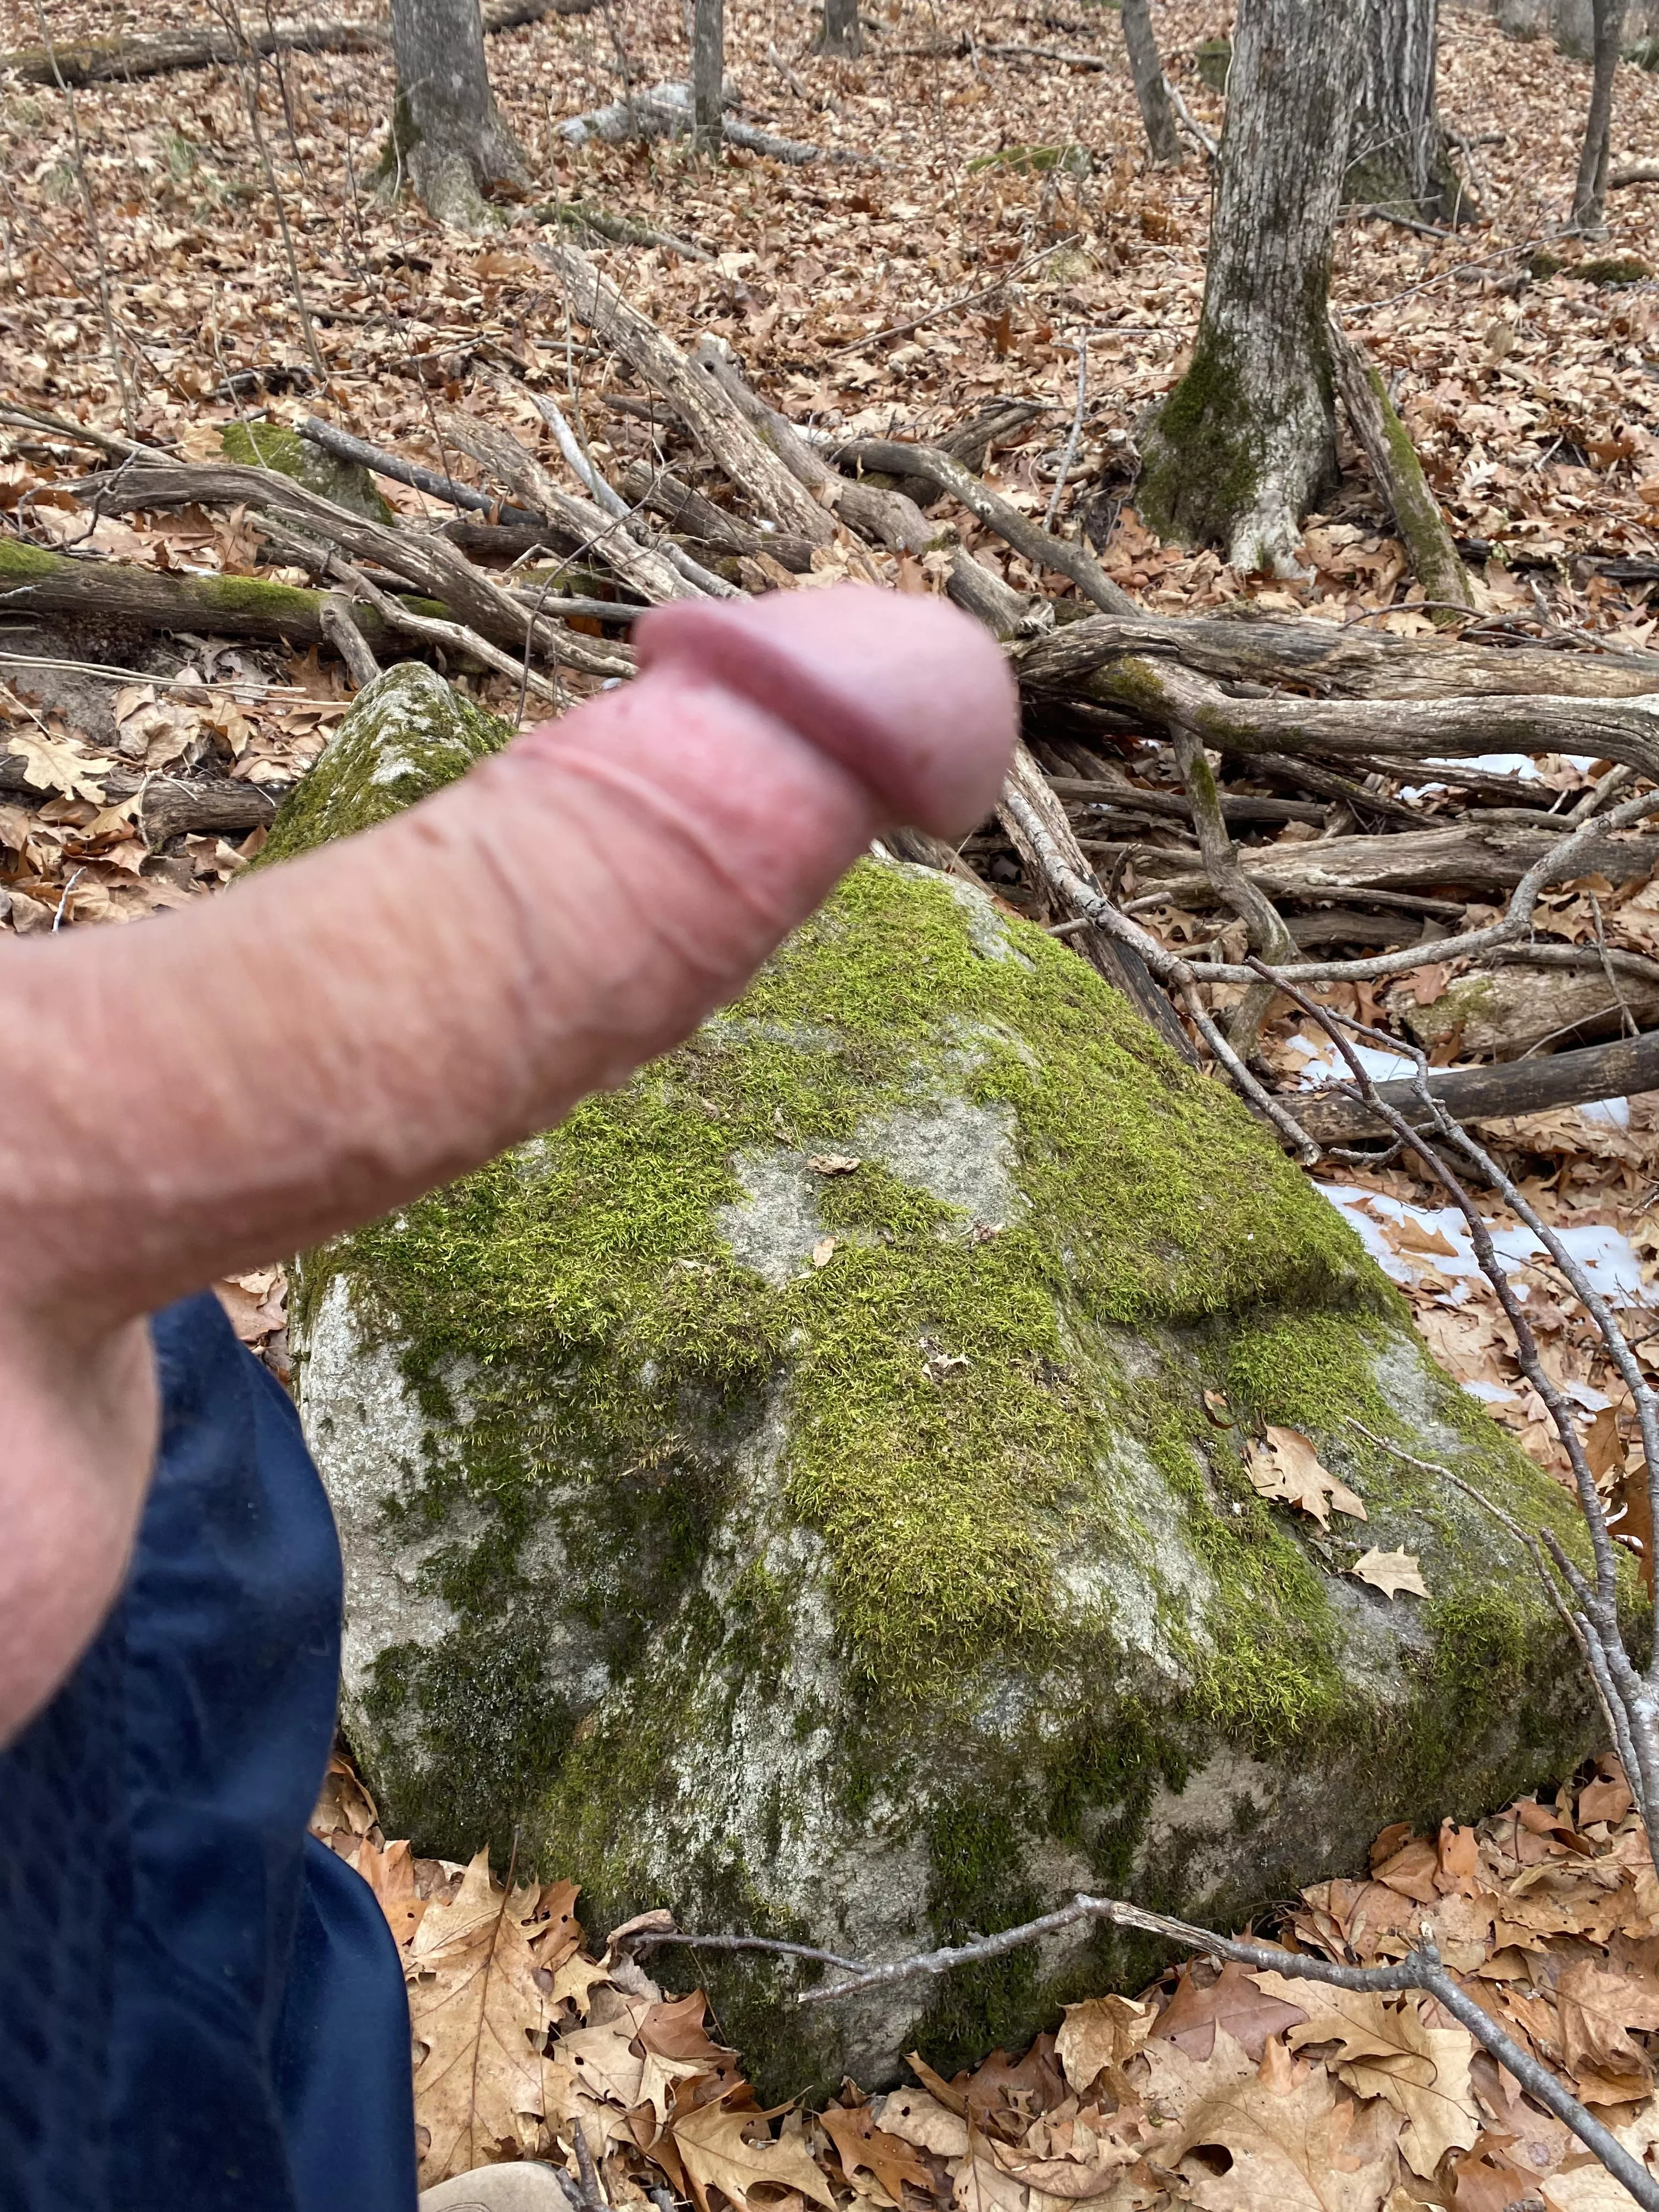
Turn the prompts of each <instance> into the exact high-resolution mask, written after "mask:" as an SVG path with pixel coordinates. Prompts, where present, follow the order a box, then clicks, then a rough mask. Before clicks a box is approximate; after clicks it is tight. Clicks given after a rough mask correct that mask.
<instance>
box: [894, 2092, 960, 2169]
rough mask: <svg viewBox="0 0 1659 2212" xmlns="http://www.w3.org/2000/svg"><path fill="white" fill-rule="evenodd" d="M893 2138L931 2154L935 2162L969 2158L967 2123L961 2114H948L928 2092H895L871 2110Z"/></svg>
mask: <svg viewBox="0 0 1659 2212" xmlns="http://www.w3.org/2000/svg"><path fill="white" fill-rule="evenodd" d="M871 2109H872V2111H873V2112H874V2113H875V2115H876V2118H877V2119H878V2122H879V2123H880V2124H881V2126H882V2127H883V2128H884V2130H886V2132H887V2133H888V2134H889V2135H890V2136H897V2137H898V2139H899V2141H900V2142H908V2143H914V2144H915V2147H916V2148H917V2149H918V2150H927V2151H932V2152H933V2154H934V2156H935V2157H936V2158H966V2156H967V2155H968V2123H967V2121H966V2120H965V2119H963V2117H962V2116H961V2114H960V2113H958V2112H948V2111H947V2110H946V2109H945V2106H943V2105H941V2104H940V2102H939V2099H938V2098H937V2097H934V2096H930V2095H929V2093H927V2090H926V2089H895V2090H894V2091H893V2092H892V2093H891V2094H890V2095H889V2096H886V2097H881V2098H878V2100H876V2103H875V2104H874V2105H873V2106H872V2107H871Z"/></svg>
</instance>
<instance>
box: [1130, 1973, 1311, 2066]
mask: <svg viewBox="0 0 1659 2212" xmlns="http://www.w3.org/2000/svg"><path fill="white" fill-rule="evenodd" d="M1307 2017H1308V2014H1307V2008H1306V2007H1305V2006H1303V2005H1300V2004H1294V2003H1286V2002H1285V2000H1284V1999H1283V1998H1282V1997H1278V1996H1269V1995H1268V1994H1267V1992H1266V1991H1265V1990H1263V1989H1262V1988H1261V1984H1260V1982H1259V1981H1258V1980H1256V1979H1255V1978H1254V1977H1253V1976H1251V1975H1249V1974H1247V1973H1246V1972H1245V1971H1244V1969H1243V1966H1238V1965H1237V1964H1236V1963H1235V1962H1234V1961H1233V1960H1231V1959H1230V1960H1228V1961H1227V1963H1226V1965H1225V1966H1223V1968H1222V1969H1221V1972H1220V1974H1219V1976H1218V1978H1217V1979H1216V1980H1215V1981H1213V1982H1212V1983H1210V1984H1208V1986H1207V1987H1206V1986H1201V1985H1200V1983H1199V1982H1198V1981H1197V1979H1196V1978H1195V1977H1194V1972H1193V1969H1192V1968H1191V1967H1190V1966H1183V1967H1182V1971H1181V1978H1180V1979H1179V1980H1178V1981H1177V1982H1176V1991H1175V1995H1174V1996H1173V1997H1172V1998H1171V1999H1170V2002H1169V2004H1168V2005H1167V2007H1166V2008H1164V2011H1163V2012H1162V2013H1160V2014H1159V2015H1158V2025H1157V2027H1154V2028H1153V2030H1152V2033H1153V2034H1154V2035H1155V2036H1160V2037H1163V2038H1165V2039H1168V2041H1170V2043H1178V2044H1179V2045H1181V2048H1182V2050H1183V2051H1185V2052H1186V2053H1187V2055H1188V2057H1189V2058H1196V2059H1200V2060H1203V2059H1206V2058H1207V2057H1209V2056H1210V2053H1211V2052H1212V2051H1213V2050H1214V2048H1215V2039H1216V2032H1217V2030H1218V2028H1225V2030H1226V2032H1227V2033H1228V2034H1229V2035H1231V2037H1232V2039H1233V2040H1234V2042H1235V2043H1237V2045H1238V2046H1239V2048H1240V2049H1241V2050H1242V2051H1244V2053H1245V2054H1246V2056H1247V2057H1249V2058H1251V2059H1253V2060H1255V2061H1256V2062H1257V2063H1260V2060H1261V2053H1262V2051H1263V2049H1264V2048H1265V2047H1266V2045H1267V2038H1268V2037H1269V2036H1270V2035H1278V2034H1279V2033H1280V2032H1281V2031H1282V2030H1283V2029H1285V2028H1287V2027H1297V2026H1298V2025H1299V2024H1300V2023H1301V2022H1302V2021H1304V2020H1306V2018H1307Z"/></svg>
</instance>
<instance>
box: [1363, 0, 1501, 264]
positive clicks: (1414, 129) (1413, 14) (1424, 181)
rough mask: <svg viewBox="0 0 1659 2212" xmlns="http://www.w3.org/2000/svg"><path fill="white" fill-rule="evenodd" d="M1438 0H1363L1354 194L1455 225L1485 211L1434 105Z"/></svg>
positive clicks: (1377, 203)
mask: <svg viewBox="0 0 1659 2212" xmlns="http://www.w3.org/2000/svg"><path fill="white" fill-rule="evenodd" d="M1438 16H1439V0H1364V17H1363V20H1362V22H1361V25H1360V33H1359V94H1358V103H1357V106H1356V108H1355V112H1354V124H1353V137H1352V143H1351V144H1350V146H1349V149H1348V174H1347V180H1346V185H1345V190H1346V194H1347V197H1348V198H1349V199H1351V200H1358V201H1361V202H1364V203H1365V204H1369V205H1374V206H1380V207H1386V208H1391V209H1395V210H1403V211H1405V212H1407V213H1410V214H1413V215H1418V216H1423V217H1424V218H1425V220H1426V221H1428V222H1444V223H1450V224H1452V225H1453V226H1455V225H1456V224H1457V223H1459V222H1470V221H1472V220H1473V219H1474V217H1475V216H1478V215H1479V213H1480V209H1479V207H1478V205H1477V204H1476V203H1475V200H1474V195H1473V194H1472V193H1471V192H1470V191H1469V189H1468V185H1466V184H1465V183H1464V182H1463V179H1462V178H1461V177H1460V176H1459V174H1458V173H1457V169H1456V167H1455V163H1454V162H1453V161H1452V158H1451V153H1450V149H1449V145H1448V143H1447V139H1446V133H1445V131H1444V129H1443V126H1442V125H1441V121H1440V118H1439V116H1438V114H1437V112H1436V109H1435V104H1434V76H1435V58H1436V54H1437V47H1438V33H1439V22H1438Z"/></svg>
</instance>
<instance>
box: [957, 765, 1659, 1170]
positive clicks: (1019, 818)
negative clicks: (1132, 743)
mask: <svg viewBox="0 0 1659 2212" xmlns="http://www.w3.org/2000/svg"><path fill="white" fill-rule="evenodd" d="M999 804H1000V806H1001V808H1002V809H1003V810H1004V811H1006V813H1007V814H1008V815H1009V816H1011V817H1012V819H1013V820H1014V821H1016V822H1017V823H1018V824H1019V826H1020V829H1022V831H1023V832H1024V835H1025V836H1026V838H1027V840H1028V841H1029V842H1030V847H1031V849H1032V851H1033V852H1034V853H1035V854H1036V856H1037V859H1038V861H1039V863H1040V864H1041V866H1042V869H1043V872H1044V873H1045V874H1046V875H1047V876H1048V879H1049V881H1050V882H1051V883H1052V884H1054V885H1055V887H1056V888H1057V889H1058V890H1060V891H1061V892H1062V894H1063V895H1064V896H1065V898H1066V901H1067V902H1068V903H1069V904H1070V905H1071V906H1072V907H1073V908H1074V909H1075V910H1076V912H1077V913H1078V914H1079V915H1083V916H1085V917H1086V918H1087V920H1089V921H1091V922H1093V923H1094V925H1095V927H1097V928H1098V929H1102V930H1104V931H1105V933H1106V934H1107V935H1108V936H1109V937H1113V938H1115V939H1116V940H1117V942H1118V943H1119V944H1120V945H1129V946H1131V947H1133V950H1134V951H1136V952H1138V953H1139V955H1140V957H1141V958H1142V960H1144V961H1145V963H1146V965H1147V967H1148V968H1150V969H1151V970H1152V974H1153V975H1156V976H1157V977H1158V981H1159V982H1160V983H1163V984H1164V986H1165V987H1167V988H1169V989H1171V990H1174V991H1176V992H1178V993H1179V994H1180V996H1181V1001H1182V1005H1183V1006H1185V1008H1186V1010H1187V1012H1188V1015H1189V1016H1190V1017H1191V1019H1192V1022H1193V1025H1194V1028H1195V1029H1196V1030H1198V1033H1199V1035H1200V1036H1201V1037H1202V1038H1203V1040H1204V1044H1205V1048H1206V1050H1207V1051H1208V1052H1209V1054H1210V1055H1211V1057H1212V1059H1213V1060H1215V1062H1216V1064H1217V1066H1219V1067H1222V1068H1225V1071H1226V1073H1227V1074H1228V1076H1229V1078H1230V1079H1231V1081H1232V1083H1233V1085H1235V1087H1236V1088H1237V1091H1239V1092H1240V1094H1241V1095H1242V1096H1243V1098H1244V1100H1245V1103H1247V1104H1248V1105H1249V1107H1250V1108H1251V1109H1253V1111H1255V1113H1257V1114H1259V1115H1261V1117H1262V1118H1263V1119H1264V1120H1265V1121H1269V1122H1271V1123H1272V1125H1273V1127H1274V1128H1275V1129H1276V1130H1277V1131H1278V1132H1279V1135H1280V1136H1281V1137H1282V1138H1283V1139H1284V1140H1285V1143H1286V1144H1287V1145H1288V1146H1290V1148H1291V1151H1292V1152H1294V1153H1295V1154H1296V1155H1297V1158H1298V1159H1300V1160H1301V1161H1303V1162H1304V1164H1305V1165H1308V1166H1311V1165H1312V1164H1313V1163H1314V1162H1315V1161H1316V1159H1317V1158H1319V1147H1318V1146H1316V1144H1315V1143H1314V1142H1313V1140H1312V1139H1311V1138H1310V1136H1309V1135H1308V1133H1307V1131H1306V1130H1305V1129H1304V1128H1303V1127H1301V1125H1300V1123H1299V1122H1297V1121H1296V1120H1295V1118H1294V1117H1293V1116H1292V1115H1290V1114H1288V1113H1286V1111H1285V1109H1284V1107H1283V1106H1281V1105H1280V1104H1279V1101H1278V1100H1277V1099H1276V1098H1274V1097H1273V1096H1272V1095H1271V1093H1270V1092H1268V1091H1267V1090H1266V1089H1264V1088H1263V1086H1262V1085H1261V1084H1260V1083H1258V1082H1257V1081H1256V1079H1255V1076H1253V1075H1252V1074H1251V1073H1250V1071H1249V1068H1248V1067H1246V1066H1245V1065H1244V1063H1243V1060H1241V1059H1240V1058H1239V1056H1238V1054H1237V1053H1236V1052H1235V1051H1234V1050H1233V1048H1232V1047H1231V1045H1230V1044H1229V1043H1228V1042H1227V1040H1226V1038H1225V1036H1223V1035H1222V1033H1221V1031H1220V1030H1219V1029H1218V1027H1217V1026H1216V1024H1215V1023H1214V1021H1213V1020H1212V1018H1211V1017H1210V1014H1209V1011H1208V1009H1207V1008H1206V1006H1205V1004H1204V1001H1203V1000H1202V999H1201V998H1200V996H1199V992H1198V985H1199V982H1200V980H1203V981H1209V980H1210V979H1211V978H1212V977H1213V976H1214V975H1215V974H1216V973H1217V971H1216V970H1215V969H1210V970H1209V971H1208V974H1207V975H1206V976H1205V977H1204V978H1202V979H1200V975H1199V973H1198V970H1197V969H1195V968H1194V967H1193V966H1192V964H1191V963H1190V962H1188V961H1185V960H1182V959H1179V958H1177V957H1176V955H1175V954H1174V953H1172V952H1170V951H1168V950H1166V948H1165V947H1164V945H1160V944H1159V943H1158V939H1157V938H1155V937H1154V936H1153V935H1152V933H1151V932H1150V931H1149V930H1145V929H1142V928H1141V927H1139V924H1138V923H1136V922H1133V921H1130V920H1129V919H1128V917H1127V915H1124V914H1122V913H1121V912H1120V911H1119V909H1118V908H1116V907H1115V906H1114V904H1113V903H1112V902H1111V900H1110V899H1109V898H1108V897H1107V896H1105V894H1104V893H1103V892H1102V891H1098V890H1095V889H1094V888H1093V886H1092V885H1091V884H1086V883H1085V881H1084V880H1083V878H1082V877H1081V876H1080V875H1079V874H1078V872H1077V871H1076V869H1075V868H1073V867H1072V866H1069V865H1068V864H1067V862H1066V860H1065V859H1064V857H1063V856H1062V855H1061V854H1060V852H1059V851H1058V850H1057V849H1056V848H1055V845H1054V840H1053V838H1052V837H1050V836H1049V835H1048V828H1047V826H1046V824H1045V823H1043V822H1042V818H1041V817H1040V816H1039V815H1038V813H1037V811H1036V808H1035V807H1034V806H1033V805H1031V803H1030V800H1029V799H1027V798H1026V797H1025V795H1024V793H1023V792H1020V791H1018V790H1016V789H1015V787H1014V786H1013V784H1012V782H1010V783H1009V784H1006V785H1005V787H1004V788H1003V793H1002V798H1001V799H1000V802H999ZM1656 804H1659V800H1656ZM1236 972H1237V975H1238V976H1239V979H1240V980H1241V981H1244V982H1247V983H1249V982H1255V981H1260V980H1261V979H1260V975H1259V974H1258V972H1257V971H1256V970H1255V969H1249V968H1246V969H1240V970H1237V971H1236Z"/></svg>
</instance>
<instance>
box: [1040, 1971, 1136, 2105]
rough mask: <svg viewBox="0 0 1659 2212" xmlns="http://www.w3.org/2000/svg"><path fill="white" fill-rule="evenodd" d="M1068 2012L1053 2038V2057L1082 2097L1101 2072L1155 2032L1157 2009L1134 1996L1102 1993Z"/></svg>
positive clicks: (1119, 2063) (1124, 2060) (1120, 2062)
mask: <svg viewBox="0 0 1659 2212" xmlns="http://www.w3.org/2000/svg"><path fill="white" fill-rule="evenodd" d="M1065 2015H1066V2016H1065V2018H1064V2020H1063V2021H1061V2022H1060V2033H1058V2034H1057V2035H1056V2036H1055V2038H1054V2056H1055V2057H1056V2058H1057V2059H1059V2061H1060V2067H1061V2069H1062V2070H1063V2071H1064V2073H1065V2075H1066V2084H1067V2086H1068V2087H1070V2088H1071V2089H1073V2091H1075V2093H1077V2095H1079V2097H1080V2096H1082V2095H1083V2093H1084V2092H1085V2090H1086V2089H1087V2088H1088V2087H1089V2086H1090V2084H1091V2082H1092V2081H1095V2080H1096V2079H1097V2077H1098V2076H1099V2075H1101V2074H1103V2073H1104V2072H1106V2071H1107V2070H1108V2069H1110V2068H1113V2067H1120V2066H1123V2065H1125V2064H1127V2062H1128V2061H1129V2060H1130V2059H1131V2058H1133V2056H1134V2054H1135V2052H1136V2051H1139V2048H1140V2046H1141V2045H1142V2044H1143V2043H1145V2041H1146V2038H1147V2037H1148V2036H1149V2035H1150V2034H1151V2033H1152V2026H1153V2023H1154V2021H1156V2020H1157V2018H1158V2011H1157V2008H1156V2007H1155V2006H1154V2005H1152V2003H1150V2002H1148V2003H1146V2004H1138V2003H1137V2002H1135V2000H1134V1999H1133V1997H1120V1996H1103V1997H1090V1998H1088V1999H1087V2000H1086V2001H1085V2002H1084V2003H1082V2004H1074V2005H1067V2006H1066V2008H1065Z"/></svg>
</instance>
